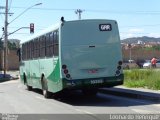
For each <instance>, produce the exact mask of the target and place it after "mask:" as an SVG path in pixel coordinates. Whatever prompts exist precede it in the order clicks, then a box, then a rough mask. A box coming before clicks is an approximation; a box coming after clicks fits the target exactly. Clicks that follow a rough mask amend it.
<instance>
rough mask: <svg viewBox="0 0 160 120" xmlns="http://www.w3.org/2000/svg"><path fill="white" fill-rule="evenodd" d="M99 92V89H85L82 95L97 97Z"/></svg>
mask: <svg viewBox="0 0 160 120" xmlns="http://www.w3.org/2000/svg"><path fill="white" fill-rule="evenodd" d="M97 92H98V89H97V88H90V89H89V88H88V89H87V88H86V89H83V90H82V93H83V94H84V95H85V96H96V94H97Z"/></svg>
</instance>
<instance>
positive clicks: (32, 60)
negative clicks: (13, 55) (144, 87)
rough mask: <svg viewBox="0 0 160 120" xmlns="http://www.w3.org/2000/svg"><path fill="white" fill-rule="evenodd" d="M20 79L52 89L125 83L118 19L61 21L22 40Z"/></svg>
mask: <svg viewBox="0 0 160 120" xmlns="http://www.w3.org/2000/svg"><path fill="white" fill-rule="evenodd" d="M20 51H21V52H20V57H21V60H20V61H21V62H20V79H21V82H22V83H23V84H25V85H26V86H27V89H28V90H31V89H32V88H38V89H42V91H43V95H44V97H45V98H48V97H50V95H51V93H52V94H53V93H57V92H60V91H65V90H82V92H83V93H84V94H87V95H96V93H97V91H98V88H102V87H113V86H116V85H121V84H123V80H124V75H123V69H122V52H121V44H120V36H119V30H118V25H117V22H116V21H115V20H107V19H88V20H73V21H64V20H62V21H60V22H59V24H57V25H54V26H51V27H50V28H48V29H46V30H44V31H42V32H40V33H39V34H37V35H34V36H32V37H31V38H30V39H28V40H27V41H25V42H22V43H21V48H20Z"/></svg>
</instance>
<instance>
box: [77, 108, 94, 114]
mask: <svg viewBox="0 0 160 120" xmlns="http://www.w3.org/2000/svg"><path fill="white" fill-rule="evenodd" d="M75 110H76V111H78V112H81V113H86V114H90V115H94V113H91V112H89V111H86V110H81V109H75Z"/></svg>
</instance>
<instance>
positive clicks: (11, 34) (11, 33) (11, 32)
mask: <svg viewBox="0 0 160 120" xmlns="http://www.w3.org/2000/svg"><path fill="white" fill-rule="evenodd" d="M21 29H29V27H21V28H19V29H17V30H15V31H13V32H11V33H9V34H8V36H9V35H12V34H14V33H15V32H17V31H19V30H21Z"/></svg>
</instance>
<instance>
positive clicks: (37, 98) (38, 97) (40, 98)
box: [36, 96, 46, 100]
mask: <svg viewBox="0 0 160 120" xmlns="http://www.w3.org/2000/svg"><path fill="white" fill-rule="evenodd" d="M36 98H37V99H40V100H46V99H45V98H42V97H39V96H36Z"/></svg>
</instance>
